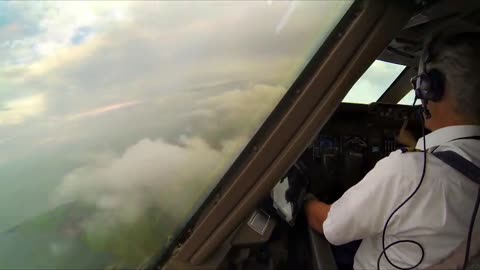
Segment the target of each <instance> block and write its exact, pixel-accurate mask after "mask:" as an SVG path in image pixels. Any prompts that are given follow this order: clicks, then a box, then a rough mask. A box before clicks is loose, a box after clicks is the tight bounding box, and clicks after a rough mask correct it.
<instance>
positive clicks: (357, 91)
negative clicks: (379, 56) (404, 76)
mask: <svg viewBox="0 0 480 270" xmlns="http://www.w3.org/2000/svg"><path fill="white" fill-rule="evenodd" d="M404 69H405V66H402V65H397V64H392V63H389V62H384V61H380V60H376V61H375V62H373V63H372V65H371V66H370V67H369V68H368V69H367V71H365V73H364V74H363V75H362V77H360V79H359V80H358V81H357V82H356V83H355V85H354V86H353V87H352V89H350V92H348V94H347V96H345V98H344V99H343V102H348V103H362V104H369V103H371V102H375V101H377V100H378V98H380V96H381V95H382V94H383V93H384V92H385V91H386V90H387V88H388V87H389V86H390V85H391V84H392V83H393V81H395V79H396V78H397V77H398V75H400V73H401V72H402V71H403V70H404Z"/></svg>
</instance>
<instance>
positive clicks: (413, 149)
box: [400, 147, 423, 154]
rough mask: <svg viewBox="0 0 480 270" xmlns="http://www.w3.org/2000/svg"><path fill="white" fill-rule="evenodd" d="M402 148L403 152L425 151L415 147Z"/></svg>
mask: <svg viewBox="0 0 480 270" xmlns="http://www.w3.org/2000/svg"><path fill="white" fill-rule="evenodd" d="M400 150H401V151H402V154H403V153H411V152H423V151H422V150H420V149H416V148H415V147H400Z"/></svg>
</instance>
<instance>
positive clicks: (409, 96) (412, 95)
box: [398, 90, 415, 105]
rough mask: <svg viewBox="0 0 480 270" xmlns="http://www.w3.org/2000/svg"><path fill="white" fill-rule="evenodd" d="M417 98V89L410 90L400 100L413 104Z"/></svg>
mask: <svg viewBox="0 0 480 270" xmlns="http://www.w3.org/2000/svg"><path fill="white" fill-rule="evenodd" d="M414 100H415V91H413V90H410V91H409V92H408V93H407V94H406V95H405V96H404V97H403V98H402V99H401V100H400V101H399V102H398V104H402V105H412V104H413V101H414Z"/></svg>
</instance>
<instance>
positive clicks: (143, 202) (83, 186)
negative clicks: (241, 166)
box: [56, 137, 246, 222]
mask: <svg viewBox="0 0 480 270" xmlns="http://www.w3.org/2000/svg"><path fill="white" fill-rule="evenodd" d="M245 139H246V138H241V137H239V138H236V139H235V140H230V141H224V142H223V144H222V148H221V149H213V148H211V147H210V146H209V145H208V144H207V143H206V142H205V141H204V140H202V139H200V138H183V139H182V145H172V144H168V143H166V142H164V141H163V140H162V139H157V140H151V139H143V140H141V141H139V142H138V143H136V144H134V145H132V146H130V147H128V148H127V149H126V150H125V151H124V152H123V153H122V154H121V155H118V156H112V155H111V153H110V154H109V153H106V154H104V155H103V156H102V158H99V159H97V160H96V162H94V163H91V164H88V165H86V166H84V167H81V168H77V169H75V170H74V171H72V172H70V173H69V174H68V175H66V176H65V178H64V181H63V182H62V184H61V185H60V186H59V187H58V190H57V193H56V196H57V197H56V199H57V200H59V201H62V200H64V199H67V200H81V201H85V202H89V203H93V204H94V205H96V207H97V209H98V211H99V212H106V213H108V215H110V216H112V217H113V218H118V219H119V221H122V222H134V221H135V220H136V219H137V218H138V217H140V216H142V215H143V214H144V211H145V210H147V209H149V207H151V206H152V205H153V206H157V207H160V208H162V209H166V210H167V212H170V214H171V215H172V216H174V217H177V218H183V217H184V215H185V214H186V213H189V211H188V210H191V207H192V206H194V205H195V204H194V203H195V202H197V203H198V200H199V199H202V197H203V196H204V195H205V192H201V191H202V190H204V191H205V190H206V189H209V188H210V187H211V185H212V184H214V181H215V180H217V178H218V177H219V176H220V175H221V174H222V173H224V170H225V165H226V164H225V163H226V162H229V161H230V160H231V157H232V156H233V155H235V154H237V152H238V151H239V148H240V147H241V146H242V145H243V144H244V143H245V141H246V140H245ZM187 164H188V165H187ZM185 166H188V168H186V167H185ZM180 197H181V198H182V199H180V200H179V198H180ZM186 210H187V211H186Z"/></svg>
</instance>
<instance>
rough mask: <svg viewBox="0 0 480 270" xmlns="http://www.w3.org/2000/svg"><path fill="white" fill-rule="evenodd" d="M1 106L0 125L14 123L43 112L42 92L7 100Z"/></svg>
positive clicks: (44, 105)
mask: <svg viewBox="0 0 480 270" xmlns="http://www.w3.org/2000/svg"><path fill="white" fill-rule="evenodd" d="M2 106H3V108H0V125H15V124H20V123H22V122H23V121H25V120H26V119H27V118H30V117H35V116H38V115H39V114H41V113H42V112H44V111H45V108H46V102H45V96H44V95H43V94H36V95H33V96H28V97H24V98H20V99H15V100H11V101H7V102H5V103H4V104H3V105H2Z"/></svg>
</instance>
